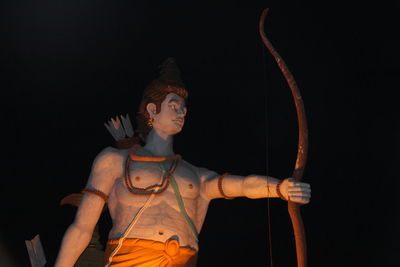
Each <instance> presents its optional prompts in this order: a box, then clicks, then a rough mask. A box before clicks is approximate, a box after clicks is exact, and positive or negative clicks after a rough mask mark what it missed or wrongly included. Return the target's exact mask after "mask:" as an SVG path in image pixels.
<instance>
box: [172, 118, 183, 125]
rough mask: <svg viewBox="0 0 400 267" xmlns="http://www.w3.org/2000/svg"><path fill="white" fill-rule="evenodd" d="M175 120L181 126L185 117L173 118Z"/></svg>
mask: <svg viewBox="0 0 400 267" xmlns="http://www.w3.org/2000/svg"><path fill="white" fill-rule="evenodd" d="M173 122H176V123H177V124H179V126H183V119H176V120H173Z"/></svg>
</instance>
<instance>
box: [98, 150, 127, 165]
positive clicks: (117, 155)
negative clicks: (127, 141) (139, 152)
mask: <svg viewBox="0 0 400 267" xmlns="http://www.w3.org/2000/svg"><path fill="white" fill-rule="evenodd" d="M128 155H129V149H117V148H114V147H111V146H108V147H106V148H104V149H102V150H101V151H100V152H99V153H98V154H97V156H96V158H95V160H94V164H95V165H98V164H100V165H107V164H113V165H114V164H116V163H124V162H125V160H126V157H127V156H128Z"/></svg>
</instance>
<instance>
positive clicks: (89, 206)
mask: <svg viewBox="0 0 400 267" xmlns="http://www.w3.org/2000/svg"><path fill="white" fill-rule="evenodd" d="M147 111H148V113H149V115H150V118H151V119H153V129H152V130H151V131H150V133H149V135H148V137H147V140H146V145H145V148H146V149H147V150H149V151H150V152H152V153H153V154H154V155H156V156H171V155H174V154H175V153H174V151H173V136H174V135H175V134H177V133H179V132H180V131H181V130H182V127H183V125H184V123H185V116H186V113H187V109H186V106H185V101H184V99H183V98H181V97H180V96H178V95H176V94H174V93H170V94H168V95H167V96H166V98H165V99H164V101H163V102H162V104H161V111H160V112H159V113H157V112H156V105H155V104H154V103H150V104H148V105H147ZM138 154H139V155H140V152H138ZM127 156H128V150H117V149H114V148H111V147H108V148H105V149H104V150H103V151H102V152H100V153H99V155H98V156H97V157H96V159H95V160H94V163H93V166H92V171H91V174H90V177H89V180H88V183H87V187H88V188H93V189H98V190H101V191H102V192H104V193H106V194H107V195H109V201H108V208H109V211H110V214H111V217H112V220H113V228H112V229H111V231H110V234H109V238H110V239H114V238H119V237H120V236H121V235H122V233H123V232H124V231H125V229H126V228H127V226H128V224H129V223H130V221H131V220H132V218H133V217H134V216H135V214H136V213H137V212H138V211H139V209H140V208H141V207H142V206H143V205H144V203H145V202H146V200H147V198H148V196H138V195H133V194H131V193H130V192H128V190H127V189H126V188H125V185H124V182H123V177H124V168H125V166H124V165H125V160H126V157H127ZM169 164H170V163H169ZM161 175H162V173H161V170H160V167H159V165H158V163H150V162H133V163H132V164H131V166H130V177H131V179H132V183H133V184H134V185H135V186H138V187H146V186H149V185H152V184H156V183H159V182H160V179H161ZM174 177H175V179H176V181H177V184H178V186H179V189H180V192H181V195H182V198H183V201H184V203H185V208H186V210H187V213H188V215H189V216H190V218H191V219H192V221H193V222H194V224H195V225H196V228H197V231H198V232H200V230H201V227H202V224H203V222H204V218H205V215H206V213H207V208H208V204H209V202H210V201H211V200H212V199H215V198H222V197H223V196H222V195H221V193H220V191H219V189H218V178H219V174H217V173H216V172H213V171H210V170H207V169H204V168H198V167H195V166H193V165H191V164H190V163H188V162H186V161H184V160H181V162H180V163H179V165H178V167H177V169H176V172H175V174H174ZM279 181H280V180H278V179H275V178H273V177H267V176H261V175H249V176H237V175H228V176H225V178H224V179H223V184H222V186H223V190H224V193H225V194H226V195H228V196H231V197H248V198H265V197H278V194H277V191H276V185H277V184H278V182H279ZM280 191H281V192H282V194H283V196H284V197H285V198H286V199H288V198H290V200H291V201H293V202H297V203H301V204H306V203H308V202H309V201H310V197H311V189H310V186H309V184H307V183H303V182H296V181H295V180H294V179H291V178H288V179H285V180H284V181H283V182H282V184H281V186H280ZM103 205H104V201H103V199H102V198H100V197H99V196H97V195H93V194H85V195H84V197H83V199H82V203H81V205H80V207H79V209H78V212H77V215H76V217H75V220H74V222H73V223H72V225H71V226H70V227H69V228H68V230H67V232H66V234H65V235H64V238H63V241H62V245H61V249H60V252H59V255H58V258H57V260H56V264H55V266H56V267H72V266H73V265H74V263H75V262H76V260H77V259H78V257H79V256H80V254H81V253H82V252H83V250H84V249H85V248H86V246H87V245H88V243H89V241H90V238H91V236H92V233H93V230H94V227H95V225H96V223H97V221H98V219H99V217H100V214H101V211H102V208H103ZM128 237H130V238H142V239H149V240H155V241H161V242H165V241H166V240H168V239H170V238H173V239H176V240H178V241H179V243H180V246H182V247H190V248H193V249H195V250H198V244H197V241H196V240H195V239H194V237H193V236H192V234H191V232H190V230H189V228H188V226H187V224H186V222H185V220H184V219H183V217H182V215H181V214H180V211H179V207H178V205H177V202H176V198H175V195H174V192H173V189H172V188H171V186H170V187H168V188H167V190H166V191H165V192H163V193H162V194H160V195H157V196H156V197H155V198H154V200H153V201H152V202H151V204H150V206H149V208H148V209H147V210H146V212H144V213H143V214H142V216H141V217H140V220H139V221H138V223H137V225H135V227H134V228H133V229H132V231H131V232H130V233H129V235H128Z"/></svg>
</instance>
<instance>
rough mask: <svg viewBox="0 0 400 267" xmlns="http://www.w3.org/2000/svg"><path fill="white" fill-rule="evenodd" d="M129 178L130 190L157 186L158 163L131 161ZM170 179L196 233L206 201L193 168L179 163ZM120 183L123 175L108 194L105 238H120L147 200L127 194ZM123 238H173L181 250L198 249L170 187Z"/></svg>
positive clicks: (203, 214) (156, 199)
mask: <svg viewBox="0 0 400 267" xmlns="http://www.w3.org/2000/svg"><path fill="white" fill-rule="evenodd" d="M170 164H171V162H168V163H167V165H168V167H169V166H170ZM129 176H130V180H131V182H132V184H133V186H135V187H139V188H146V187H148V186H151V185H154V184H160V183H161V181H162V177H163V176H164V171H162V169H161V168H160V163H153V162H137V161H133V162H131V163H130V168H129ZM174 178H175V180H176V182H177V184H178V187H179V191H180V193H181V196H182V199H183V201H184V204H185V208H186V212H187V214H188V215H189V217H190V218H191V219H192V221H193V223H194V224H195V225H196V227H197V231H200V228H201V226H202V223H203V221H204V217H205V214H206V212H207V207H208V203H209V201H208V200H207V199H205V198H204V197H202V194H201V190H202V188H201V184H202V183H201V181H200V177H199V175H198V173H197V171H196V167H194V166H192V165H190V164H189V163H187V162H185V161H183V160H180V162H179V164H178V166H177V168H176V171H175V173H174ZM124 179H125V177H124V174H122V175H121V177H118V178H117V179H116V180H115V183H114V186H113V188H112V191H111V194H110V199H109V203H108V207H109V210H110V214H111V217H112V220H113V227H112V229H111V232H110V234H109V238H119V237H121V236H122V234H123V232H124V231H125V230H126V229H127V227H128V225H129V223H130V222H131V221H132V219H133V218H134V216H135V215H136V214H137V213H138V212H139V210H140V209H141V208H142V207H143V206H144V204H145V203H146V201H147V200H148V198H149V197H150V195H149V194H146V195H137V194H132V193H131V192H129V191H128V189H127V187H126V185H125V181H124ZM127 237H129V238H141V239H149V240H155V241H161V242H165V241H166V240H168V239H169V238H175V239H178V240H179V242H180V244H181V246H189V247H192V248H195V249H196V250H197V249H198V246H197V242H196V240H195V238H194V237H193V235H192V233H191V231H190V228H189V226H188V225H187V222H186V220H185V219H184V217H183V216H182V214H181V212H180V209H179V206H178V202H177V200H176V196H175V193H174V190H173V188H172V186H171V185H169V186H168V187H167V188H166V190H165V191H164V192H162V193H160V194H157V195H156V196H155V198H154V199H153V200H152V202H151V203H150V205H149V207H148V208H147V209H146V210H145V211H144V212H143V213H142V215H141V216H140V218H139V220H138V221H137V223H136V224H135V226H134V227H133V228H132V230H131V231H130V233H129V234H128V236H127Z"/></svg>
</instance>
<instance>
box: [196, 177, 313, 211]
mask: <svg viewBox="0 0 400 267" xmlns="http://www.w3.org/2000/svg"><path fill="white" fill-rule="evenodd" d="M203 186H204V193H205V194H206V195H207V197H208V198H209V199H215V198H235V197H248V198H277V197H280V198H282V199H284V200H290V201H292V202H296V203H301V204H306V203H308V202H309V201H310V198H311V188H310V185H309V184H307V183H303V182H299V181H296V180H295V179H293V178H287V179H284V180H279V179H276V178H273V177H270V176H262V175H248V176H239V175H231V174H225V175H214V176H212V177H209V178H208V179H206V180H205V181H204V182H203Z"/></svg>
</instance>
